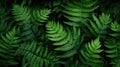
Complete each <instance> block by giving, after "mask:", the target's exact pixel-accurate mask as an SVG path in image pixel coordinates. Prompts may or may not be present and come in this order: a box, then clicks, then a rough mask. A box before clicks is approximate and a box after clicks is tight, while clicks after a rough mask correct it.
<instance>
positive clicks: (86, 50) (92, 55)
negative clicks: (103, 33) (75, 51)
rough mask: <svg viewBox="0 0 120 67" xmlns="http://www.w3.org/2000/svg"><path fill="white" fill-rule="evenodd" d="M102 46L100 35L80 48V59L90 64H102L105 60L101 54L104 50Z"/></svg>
mask: <svg viewBox="0 0 120 67" xmlns="http://www.w3.org/2000/svg"><path fill="white" fill-rule="evenodd" d="M100 47H101V44H100V41H99V37H98V38H96V39H95V40H92V41H91V42H88V43H86V44H85V45H84V47H83V48H82V49H80V55H79V59H80V61H81V62H82V63H84V64H88V65H90V66H97V65H100V64H101V63H102V62H103V60H102V56H100V55H99V54H100V53H101V52H102V51H103V50H102V49H100Z"/></svg>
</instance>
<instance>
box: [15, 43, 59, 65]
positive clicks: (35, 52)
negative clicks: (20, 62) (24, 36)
mask: <svg viewBox="0 0 120 67" xmlns="http://www.w3.org/2000/svg"><path fill="white" fill-rule="evenodd" d="M16 55H17V56H21V55H22V56H24V57H23V58H24V59H26V61H27V63H28V66H29V67H44V66H45V67H55V65H57V63H58V62H59V58H58V57H57V56H56V55H55V53H54V52H53V51H49V49H48V48H47V47H43V45H42V44H39V45H38V44H37V43H36V42H35V41H32V42H26V43H23V44H21V46H20V47H19V48H18V50H17V51H16Z"/></svg>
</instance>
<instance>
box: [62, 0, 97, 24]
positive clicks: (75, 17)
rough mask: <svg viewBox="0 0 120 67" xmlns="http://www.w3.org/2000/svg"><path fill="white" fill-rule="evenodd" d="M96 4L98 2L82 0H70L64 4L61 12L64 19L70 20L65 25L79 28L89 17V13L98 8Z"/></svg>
mask: <svg viewBox="0 0 120 67" xmlns="http://www.w3.org/2000/svg"><path fill="white" fill-rule="evenodd" d="M97 2H98V0H95V1H85V2H83V1H82V0H76V1H74V0H71V1H67V2H65V5H63V8H64V9H63V10H62V12H63V13H64V17H65V18H67V19H68V20H70V22H69V21H68V22H65V23H66V24H68V25H72V26H80V25H81V23H82V22H84V20H86V18H88V17H91V12H93V11H94V10H96V9H97V8H98V6H97V5H96V4H97Z"/></svg>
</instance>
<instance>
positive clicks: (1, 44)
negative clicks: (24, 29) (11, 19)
mask: <svg viewBox="0 0 120 67" xmlns="http://www.w3.org/2000/svg"><path fill="white" fill-rule="evenodd" d="M17 33H19V30H17V29H16V28H13V29H12V31H10V32H8V33H7V34H6V35H1V39H0V60H1V59H2V60H3V63H6V64H8V65H16V64H18V63H17V62H16V61H15V60H14V59H15V52H16V50H17V48H18V46H19V43H20V39H19V37H17V36H16V34H17ZM3 65H4V64H3Z"/></svg>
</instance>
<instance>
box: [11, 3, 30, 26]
mask: <svg viewBox="0 0 120 67" xmlns="http://www.w3.org/2000/svg"><path fill="white" fill-rule="evenodd" d="M12 14H13V15H14V18H15V21H20V22H21V24H24V23H30V17H31V14H30V10H29V8H28V7H25V6H20V5H16V4H15V5H13V8H12Z"/></svg>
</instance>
